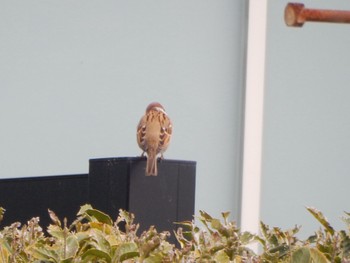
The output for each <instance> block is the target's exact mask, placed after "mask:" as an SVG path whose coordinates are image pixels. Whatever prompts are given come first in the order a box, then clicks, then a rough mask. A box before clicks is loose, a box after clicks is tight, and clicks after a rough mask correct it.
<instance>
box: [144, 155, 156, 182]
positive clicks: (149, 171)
mask: <svg viewBox="0 0 350 263" xmlns="http://www.w3.org/2000/svg"><path fill="white" fill-rule="evenodd" d="M146 175H147V176H157V175H158V169H157V154H154V153H152V151H151V152H150V154H149V155H147V165H146Z"/></svg>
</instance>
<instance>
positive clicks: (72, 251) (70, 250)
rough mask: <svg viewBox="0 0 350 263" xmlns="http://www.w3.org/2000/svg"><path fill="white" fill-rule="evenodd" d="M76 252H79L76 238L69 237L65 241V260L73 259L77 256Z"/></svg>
mask: <svg viewBox="0 0 350 263" xmlns="http://www.w3.org/2000/svg"><path fill="white" fill-rule="evenodd" d="M78 250H79V243H78V239H77V237H76V236H74V235H70V236H69V237H68V238H67V241H66V258H65V259H68V258H72V257H74V256H75V255H76V254H77V252H78Z"/></svg>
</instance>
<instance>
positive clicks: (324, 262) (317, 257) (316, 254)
mask: <svg viewBox="0 0 350 263" xmlns="http://www.w3.org/2000/svg"><path fill="white" fill-rule="evenodd" d="M310 253H311V258H312V260H313V262H317V263H329V260H328V259H327V258H326V256H325V255H324V254H322V253H321V252H320V251H319V250H318V249H316V248H310Z"/></svg>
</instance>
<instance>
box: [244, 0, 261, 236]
mask: <svg viewBox="0 0 350 263" xmlns="http://www.w3.org/2000/svg"><path fill="white" fill-rule="evenodd" d="M266 14H267V0H250V1H249V22H248V47H247V71H246V74H247V75H246V95H245V96H246V97H245V120H244V146H243V147H244V148H243V179H242V207H241V229H242V230H243V231H250V232H252V233H255V234H257V233H259V221H260V182H261V180H260V178H261V154H262V134H263V105H264V103H263V102H264V80H265V78H264V77H265V44H266Z"/></svg>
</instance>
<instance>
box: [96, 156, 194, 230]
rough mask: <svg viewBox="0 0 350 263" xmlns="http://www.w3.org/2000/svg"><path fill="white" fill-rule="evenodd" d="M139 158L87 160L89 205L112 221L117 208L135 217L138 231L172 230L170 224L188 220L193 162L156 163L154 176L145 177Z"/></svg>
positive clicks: (192, 189)
mask: <svg viewBox="0 0 350 263" xmlns="http://www.w3.org/2000/svg"><path fill="white" fill-rule="evenodd" d="M145 167H146V159H145V158H141V157H125V158H103V159H91V160H90V172H89V201H90V203H91V204H92V206H93V207H94V208H96V209H99V210H101V211H104V212H106V213H107V214H109V215H110V216H112V219H113V220H115V219H116V217H117V216H118V210H119V209H120V208H122V209H125V210H127V211H130V212H132V213H134V214H135V217H136V221H137V222H138V223H140V227H141V231H142V230H146V229H148V228H149V227H150V226H151V225H154V226H155V227H156V228H157V230H158V231H164V230H169V231H170V230H172V229H175V228H176V226H175V225H174V224H173V223H174V222H179V221H184V220H192V219H193V215H194V200H195V183H196V182H195V174H196V162H192V161H178V160H160V161H158V176H145Z"/></svg>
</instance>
